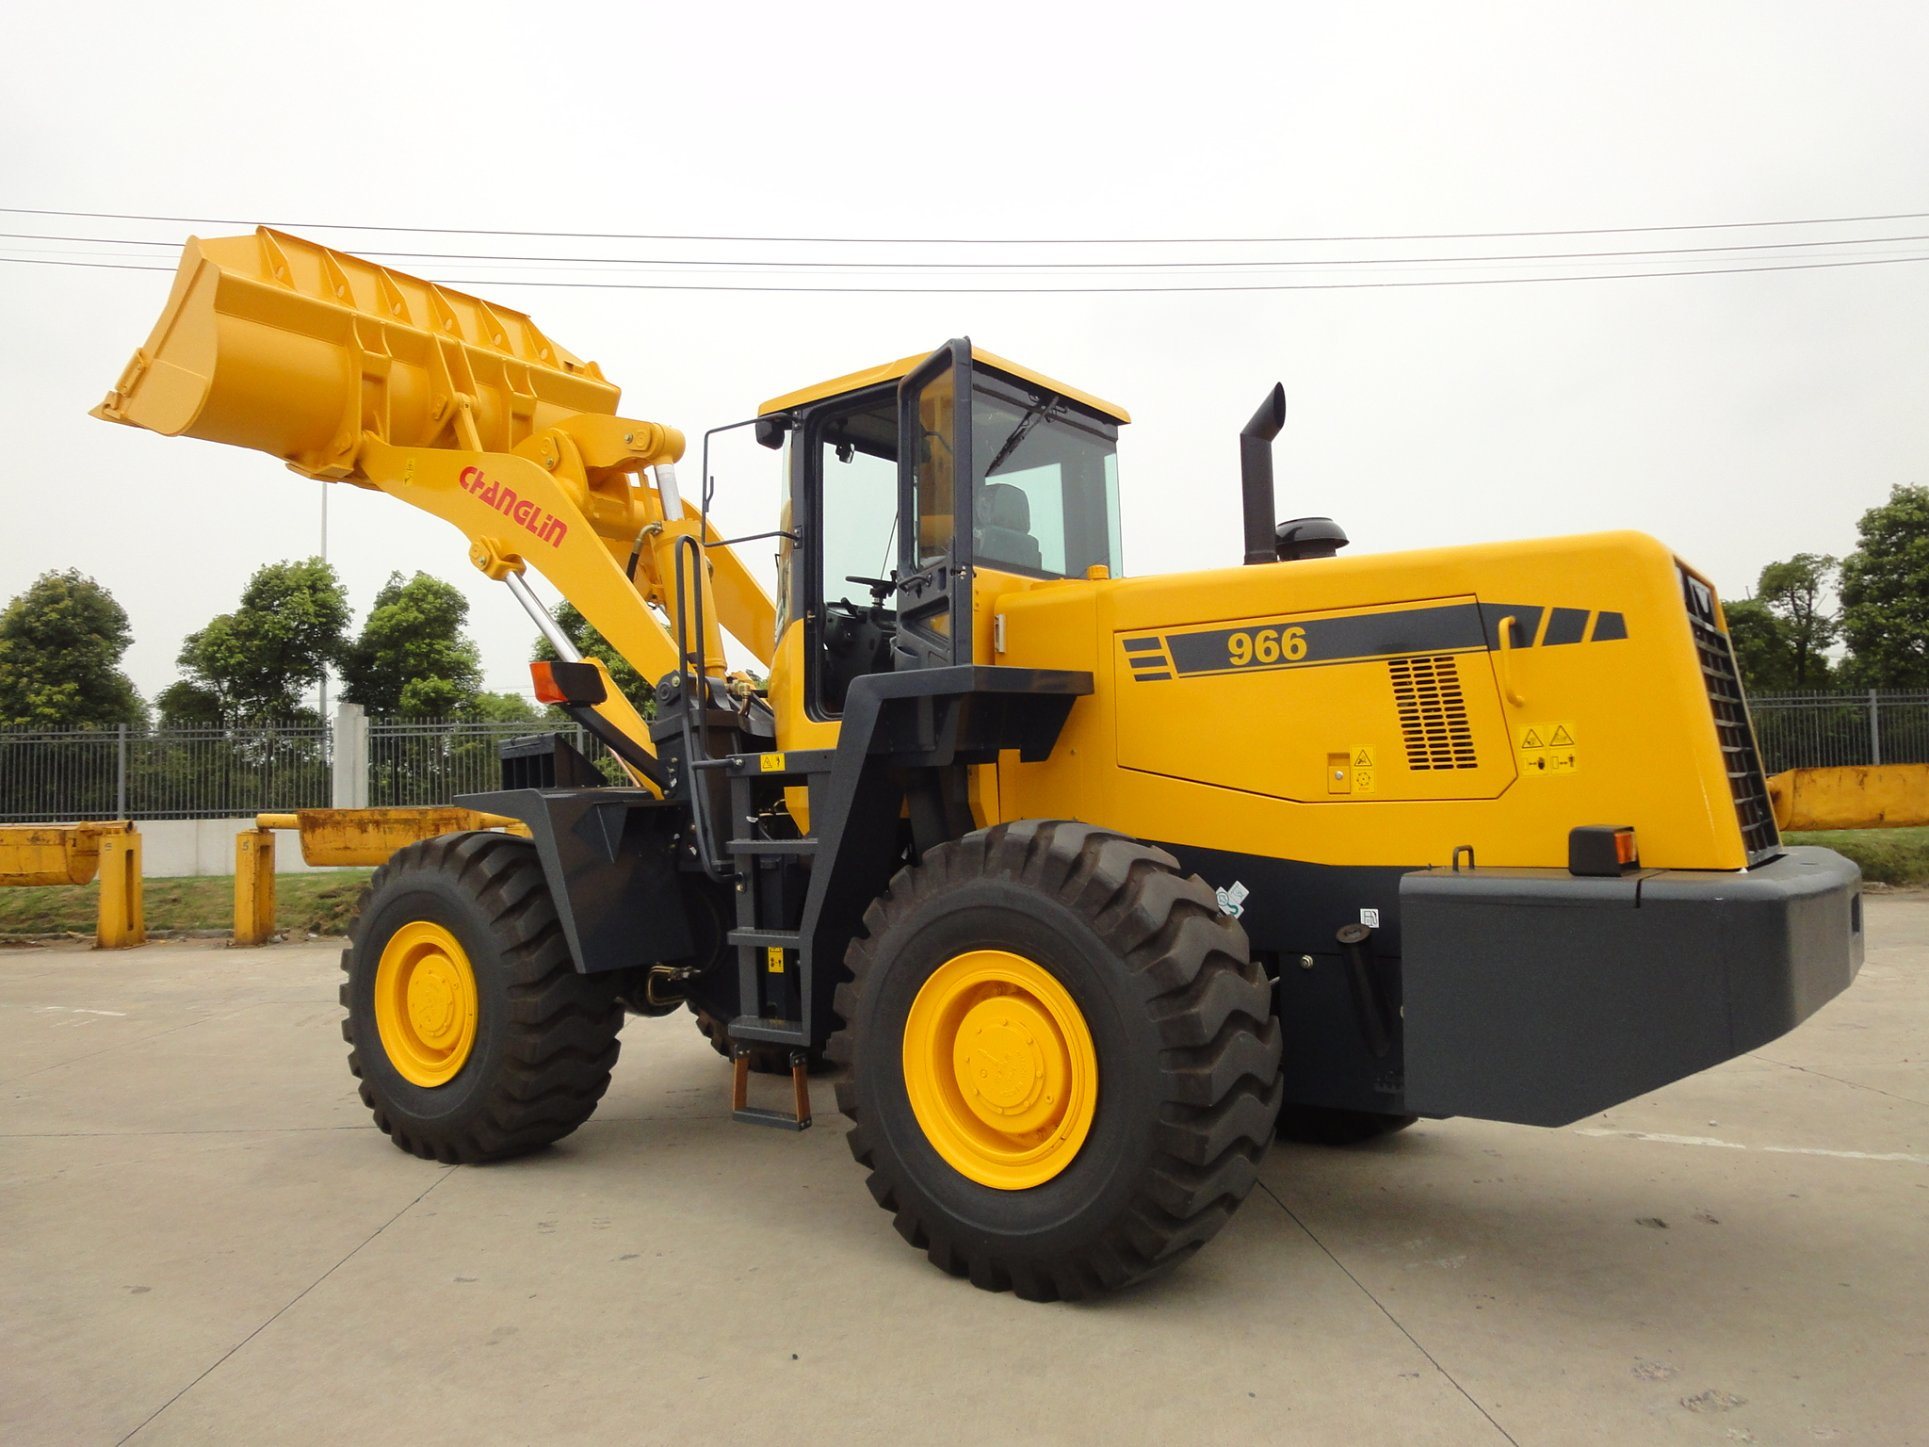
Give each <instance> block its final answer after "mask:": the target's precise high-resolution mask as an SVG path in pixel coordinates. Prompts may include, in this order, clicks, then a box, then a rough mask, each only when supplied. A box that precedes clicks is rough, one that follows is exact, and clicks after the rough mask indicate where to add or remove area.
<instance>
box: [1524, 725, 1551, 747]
mask: <svg viewBox="0 0 1929 1447" xmlns="http://www.w3.org/2000/svg"><path fill="white" fill-rule="evenodd" d="M1520 746H1521V747H1522V748H1523V749H1544V748H1546V747H1547V745H1546V744H1544V743H1542V742H1541V736H1540V735H1539V734H1538V733H1536V732H1535V731H1534V730H1533V729H1529V730H1528V731H1527V732H1526V734H1525V735H1523V736H1522V738H1521V741H1520Z"/></svg>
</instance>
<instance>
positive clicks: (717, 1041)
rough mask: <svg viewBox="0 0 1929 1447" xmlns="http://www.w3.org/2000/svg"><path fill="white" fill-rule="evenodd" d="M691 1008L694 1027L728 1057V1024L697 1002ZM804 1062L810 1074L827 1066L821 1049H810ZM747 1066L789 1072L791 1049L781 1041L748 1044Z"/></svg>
mask: <svg viewBox="0 0 1929 1447" xmlns="http://www.w3.org/2000/svg"><path fill="white" fill-rule="evenodd" d="M691 1010H692V1012H693V1013H694V1014H695V1015H696V1017H697V1029H698V1031H700V1032H701V1033H702V1035H703V1038H704V1039H705V1040H708V1041H709V1042H710V1048H711V1049H712V1050H714V1051H716V1052H717V1054H719V1055H721V1056H722V1057H723V1058H724V1059H725V1060H728V1059H729V1058H730V1048H731V1047H730V1027H729V1026H728V1025H727V1024H725V1023H724V1022H723V1021H722V1020H719V1019H718V1018H717V1017H716V1016H715V1015H712V1014H711V1013H710V1012H709V1011H708V1010H705V1009H703V1008H701V1007H700V1006H692V1007H691ZM805 1065H806V1066H807V1067H808V1069H809V1070H810V1072H811V1074H813V1075H815V1074H817V1073H818V1072H819V1071H821V1070H824V1069H827V1068H828V1066H827V1064H826V1062H825V1059H824V1052H823V1051H822V1050H821V1049H818V1050H813V1051H811V1052H810V1054H809V1055H808V1056H807V1057H806V1058H805ZM750 1068H751V1070H752V1071H754V1072H755V1073H756V1074H758V1075H788V1074H790V1051H789V1050H787V1049H785V1048H784V1047H783V1046H781V1045H767V1046H757V1045H753V1046H752V1047H751V1048H750Z"/></svg>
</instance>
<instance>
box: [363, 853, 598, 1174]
mask: <svg viewBox="0 0 1929 1447" xmlns="http://www.w3.org/2000/svg"><path fill="white" fill-rule="evenodd" d="M342 969H343V971H344V973H345V974H346V976H347V978H346V979H345V980H344V981H343V983H342V987H341V1001H342V1004H343V1005H344V1006H346V1007H347V1010H348V1018H347V1019H346V1020H344V1021H343V1022H342V1038H343V1039H345V1040H346V1041H347V1042H348V1044H349V1052H348V1068H349V1070H350V1071H351V1072H352V1073H353V1074H354V1075H355V1077H356V1078H357V1079H358V1080H359V1081H360V1082H361V1084H360V1092H361V1097H362V1103H363V1104H364V1105H366V1106H367V1107H368V1108H369V1110H370V1111H371V1112H372V1113H373V1114H374V1116H375V1123H376V1125H378V1126H380V1127H381V1128H382V1129H383V1130H384V1131H386V1132H387V1133H388V1135H389V1137H390V1138H391V1139H392V1140H393V1141H394V1142H395V1144H396V1145H397V1146H399V1147H400V1148H401V1149H403V1150H405V1151H408V1152H410V1153H411V1154H413V1155H417V1156H421V1157H423V1158H424V1159H425V1160H438V1161H443V1162H445V1163H447V1164H450V1165H454V1164H458V1163H470V1162H480V1161H494V1160H502V1159H504V1158H506V1157H509V1156H516V1155H522V1154H524V1153H525V1152H528V1151H533V1150H536V1149H538V1148H539V1147H541V1146H546V1145H548V1144H550V1143H551V1142H553V1141H558V1140H561V1139H562V1138H563V1137H564V1136H566V1135H568V1134H569V1133H570V1132H571V1131H573V1130H575V1129H576V1127H577V1126H579V1125H581V1124H582V1123H583V1122H584V1121H586V1120H588V1119H589V1117H590V1114H591V1113H592V1112H593V1111H594V1110H595V1109H596V1103H597V1101H598V1100H600V1099H601V1098H602V1096H603V1092H604V1091H606V1090H607V1089H608V1088H609V1081H610V1070H611V1068H612V1067H613V1066H614V1065H615V1064H616V1056H617V1050H618V1045H617V1039H616V1035H617V1031H618V1030H620V1029H621V1028H622V1025H623V1009H622V1006H621V1005H620V1004H619V1003H618V1002H617V999H616V992H615V989H614V987H613V986H612V985H611V984H610V983H609V981H607V980H605V979H600V978H597V977H593V976H585V975H580V974H578V973H577V972H576V968H575V965H574V963H573V962H572V961H571V959H570V955H569V949H568V947H567V945H565V943H564V941H563V932H562V925H561V922H560V921H559V920H558V919H557V916H556V907H555V904H554V903H553V902H552V901H551V899H550V897H549V889H548V885H547V884H546V883H545V882H544V879H543V871H542V864H541V862H540V861H539V860H538V859H537V857H536V850H535V846H533V845H532V844H530V843H529V841H528V840H526V839H518V838H515V837H513V836H511V835H507V834H490V833H470V834H448V835H443V836H442V837H440V838H436V839H429V840H424V841H423V842H421V843H418V844H411V845H409V846H408V847H407V848H405V849H402V850H399V851H398V852H397V853H396V854H395V856H394V857H393V858H392V859H390V860H389V862H388V863H387V864H385V865H383V866H382V867H381V868H380V869H378V870H376V871H375V875H374V877H373V878H372V879H371V880H370V881H369V888H368V892H367V893H366V894H365V895H363V897H362V905H361V909H360V912H359V914H358V916H357V918H356V921H355V924H354V926H353V927H352V929H351V931H350V935H349V945H348V948H347V949H346V950H344V951H343V952H342Z"/></svg>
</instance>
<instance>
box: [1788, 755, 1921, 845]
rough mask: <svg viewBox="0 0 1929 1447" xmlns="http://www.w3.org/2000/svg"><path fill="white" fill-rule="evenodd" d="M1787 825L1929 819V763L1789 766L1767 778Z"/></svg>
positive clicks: (1883, 825) (1883, 824)
mask: <svg viewBox="0 0 1929 1447" xmlns="http://www.w3.org/2000/svg"><path fill="white" fill-rule="evenodd" d="M1768 801H1769V804H1770V805H1771V806H1772V807H1773V809H1774V810H1775V823H1776V825H1777V826H1778V827H1780V828H1782V829H1896V828H1901V827H1902V826H1904V825H1911V824H1929V764H1875V765H1869V766H1863V767H1853V766H1852V767H1847V768H1835V769H1790V770H1788V771H1787V772H1786V773H1782V774H1777V775H1775V776H1774V777H1773V778H1771V779H1770V780H1769V781H1768Z"/></svg>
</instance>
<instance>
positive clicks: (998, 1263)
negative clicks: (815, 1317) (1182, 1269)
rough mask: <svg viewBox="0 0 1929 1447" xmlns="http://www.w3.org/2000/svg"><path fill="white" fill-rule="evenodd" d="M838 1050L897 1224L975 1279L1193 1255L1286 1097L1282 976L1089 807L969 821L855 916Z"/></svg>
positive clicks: (1047, 1283)
mask: <svg viewBox="0 0 1929 1447" xmlns="http://www.w3.org/2000/svg"><path fill="white" fill-rule="evenodd" d="M864 923H865V928H866V931H867V934H866V937H865V938H862V939H859V940H858V941H856V942H855V943H854V944H853V945H852V946H851V949H850V953H849V955H848V957H847V963H848V964H849V967H850V972H851V976H852V978H851V980H850V981H849V982H848V983H847V984H845V985H842V986H840V987H839V989H838V992H837V1011H838V1014H839V1015H840V1016H841V1017H842V1018H843V1019H844V1020H845V1021H846V1022H848V1024H847V1026H846V1028H845V1029H844V1030H842V1031H841V1032H840V1033H839V1034H838V1035H837V1036H836V1037H835V1039H834V1040H833V1041H832V1045H831V1058H832V1059H833V1060H835V1061H837V1062H839V1063H841V1064H847V1065H849V1066H850V1075H849V1078H848V1079H847V1080H846V1081H844V1082H842V1083H840V1084H839V1086H838V1104H839V1107H840V1108H841V1109H842V1110H843V1111H844V1113H845V1114H846V1115H848V1116H849V1117H850V1118H851V1120H852V1122H853V1125H852V1129H851V1133H850V1145H851V1152H852V1154H853V1155H854V1156H856V1158H857V1159H858V1161H859V1162H860V1163H861V1164H862V1165H864V1166H866V1167H868V1168H869V1170H870V1177H869V1182H868V1184H869V1186H870V1190H871V1194H872V1195H873V1196H874V1197H876V1199H877V1201H878V1204H879V1205H881V1206H883V1207H884V1208H885V1209H886V1210H888V1211H890V1212H892V1213H893V1217H894V1224H895V1225H896V1227H897V1230H898V1233H899V1234H900V1235H902V1236H903V1237H904V1238H905V1240H907V1241H909V1242H910V1243H911V1244H912V1245H913V1246H917V1247H920V1248H922V1249H924V1251H925V1252H926V1253H927V1255H928V1256H929V1257H930V1259H931V1260H932V1261H933V1262H934V1263H936V1264H937V1265H938V1266H940V1267H942V1268H943V1269H945V1270H946V1271H949V1272H951V1273H952V1274H954V1275H959V1276H968V1277H969V1278H970V1279H971V1281H972V1283H973V1284H974V1285H976V1286H979V1287H983V1288H985V1289H987V1290H992V1291H1005V1290H1011V1291H1015V1292H1017V1293H1018V1295H1020V1296H1022V1297H1025V1298H1028V1299H1031V1300H1053V1299H1060V1298H1063V1299H1075V1298H1081V1297H1089V1296H1096V1295H1099V1294H1101V1293H1103V1292H1107V1291H1111V1290H1115V1289H1117V1288H1119V1287H1122V1286H1126V1285H1129V1284H1130V1283H1132V1282H1135V1281H1138V1280H1140V1279H1142V1278H1144V1277H1146V1276H1149V1275H1151V1274H1153V1273H1154V1272H1156V1271H1159V1270H1161V1269H1163V1268H1165V1267H1167V1266H1170V1265H1172V1264H1173V1263H1175V1262H1177V1261H1179V1260H1181V1259H1183V1258H1184V1257H1186V1256H1188V1255H1190V1254H1191V1253H1192V1252H1193V1251H1195V1250H1197V1249H1198V1247H1200V1246H1201V1245H1203V1244H1204V1243H1205V1242H1206V1241H1207V1240H1209V1239H1210V1238H1211V1237H1212V1236H1213V1235H1214V1234H1215V1233H1216V1232H1217V1231H1218V1230H1219V1229H1220V1228H1221V1227H1222V1226H1224V1225H1225V1223H1226V1221H1227V1220H1228V1219H1229V1218H1230V1217H1231V1215H1232V1212H1233V1210H1234V1208H1236V1207H1237V1206H1238V1204H1239V1203H1240V1201H1241V1200H1243V1199H1244V1198H1245V1196H1246V1194H1247V1192H1249V1191H1250V1190H1251V1189H1252V1187H1253V1184H1254V1182H1255V1180H1256V1178H1257V1168H1258V1164H1259V1161H1260V1158H1261V1156H1262V1155H1263V1154H1264V1152H1265V1150H1266V1147H1267V1144H1268V1143H1269V1142H1270V1140H1271V1138H1272V1133H1273V1118H1274V1116H1275V1115H1276V1114H1277V1112H1278V1109H1279V1100H1280V1091H1281V1084H1280V1078H1279V1053H1280V1037H1279V1026H1278V1023H1277V1022H1276V1021H1275V1020H1274V1019H1273V1018H1272V1015H1271V987H1270V985H1269V983H1268V981H1267V979H1266V976H1265V973H1264V972H1263V971H1262V970H1261V969H1260V968H1259V966H1257V965H1256V964H1254V963H1253V962H1252V959H1251V956H1250V952H1249V947H1248V945H1247V941H1246V936H1245V932H1244V931H1243V930H1242V929H1240V928H1239V926H1238V925H1237V924H1236V923H1234V922H1233V921H1232V920H1230V919H1228V918H1227V917H1226V916H1225V915H1224V914H1222V913H1221V912H1220V910H1219V908H1218V906H1217V903H1216V901H1215V899H1214V897H1213V893H1212V891H1211V890H1210V889H1209V888H1208V887H1207V886H1206V885H1205V884H1204V883H1203V882H1201V881H1200V880H1199V879H1197V878H1195V877H1191V876H1187V875H1183V874H1181V873H1180V872H1179V868H1178V865H1177V863H1176V861H1174V860H1173V858H1172V857H1171V856H1170V855H1169V854H1166V853H1164V852H1163V851H1161V850H1157V849H1153V848H1150V847H1148V846H1146V845H1143V844H1140V843H1137V842H1136V841H1134V840H1130V839H1126V838H1122V837H1120V836H1119V835H1116V834H1112V833H1108V832H1106V831H1103V830H1100V829H1096V828H1092V827H1090V826H1088V825H1084V824H1076V823H1066V822H1056V821H1038V820H1028V821H1024V822H1020V823H1016V824H1009V825H999V826H997V827H995V828H992V829H989V830H981V831H978V832H976V833H973V834H968V835H966V836H965V837H964V838H962V839H960V840H957V841H955V842H953V843H949V844H944V845H941V846H940V847H938V848H937V849H934V850H931V851H930V852H929V853H927V854H926V855H925V856H924V859H923V861H922V862H921V863H920V864H918V865H916V866H914V867H912V868H908V869H905V870H901V871H900V872H899V873H898V875H897V876H896V877H895V878H894V879H893V880H892V881H891V884H890V886H889V888H888V889H887V890H886V891H885V893H884V894H883V896H882V897H881V898H879V899H878V900H877V901H876V902H875V903H874V904H873V905H872V906H871V908H870V910H869V911H868V912H867V913H866V915H865V920H864Z"/></svg>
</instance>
